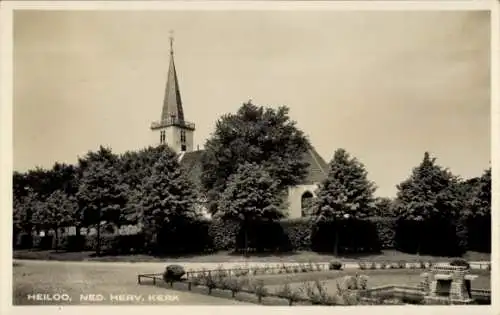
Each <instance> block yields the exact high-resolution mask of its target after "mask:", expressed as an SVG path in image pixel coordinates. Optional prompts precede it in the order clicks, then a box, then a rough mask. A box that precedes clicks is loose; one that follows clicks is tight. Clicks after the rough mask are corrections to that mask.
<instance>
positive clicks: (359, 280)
mask: <svg viewBox="0 0 500 315" xmlns="http://www.w3.org/2000/svg"><path fill="white" fill-rule="evenodd" d="M367 285H368V277H367V276H365V275H356V289H357V290H366V287H367Z"/></svg>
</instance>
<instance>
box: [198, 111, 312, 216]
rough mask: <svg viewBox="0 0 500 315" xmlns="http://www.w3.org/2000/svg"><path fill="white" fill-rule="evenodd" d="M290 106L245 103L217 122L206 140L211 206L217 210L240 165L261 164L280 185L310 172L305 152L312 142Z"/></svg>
mask: <svg viewBox="0 0 500 315" xmlns="http://www.w3.org/2000/svg"><path fill="white" fill-rule="evenodd" d="M288 112H289V109H288V108H287V107H279V108H278V109H272V108H264V107H262V106H256V105H253V104H251V103H250V102H249V103H246V104H243V106H242V107H240V109H239V110H238V111H237V113H236V114H226V115H224V116H222V117H221V118H220V119H219V120H218V121H217V123H216V128H215V132H214V133H213V135H212V137H211V138H210V139H209V140H207V142H206V144H205V152H204V156H203V159H202V169H203V172H202V176H201V182H202V185H203V188H204V190H205V192H206V196H207V202H208V205H209V210H210V212H211V213H212V214H215V213H216V212H217V205H218V199H219V196H220V194H221V193H222V192H223V191H224V190H225V189H226V186H227V180H228V178H229V177H231V175H233V174H235V173H236V172H237V169H238V167H239V165H242V164H245V163H257V164H260V165H262V166H263V167H264V168H265V169H266V170H267V171H268V172H269V174H270V176H271V178H272V179H273V180H276V181H277V183H278V187H279V189H284V188H286V187H288V186H293V185H295V184H297V183H299V182H300V181H301V180H302V179H303V178H304V177H305V176H306V174H307V167H308V164H307V162H305V161H304V159H303V155H304V153H306V152H307V150H308V148H309V146H310V144H309V142H308V140H307V138H306V137H305V136H304V134H303V132H302V131H300V130H299V129H298V128H297V127H296V123H295V122H294V121H292V120H291V119H290V117H289V115H288Z"/></svg>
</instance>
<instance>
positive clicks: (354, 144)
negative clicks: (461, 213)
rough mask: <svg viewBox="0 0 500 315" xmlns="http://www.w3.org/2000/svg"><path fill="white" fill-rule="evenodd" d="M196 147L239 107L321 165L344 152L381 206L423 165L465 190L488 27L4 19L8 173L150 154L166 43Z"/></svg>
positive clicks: (476, 157)
mask: <svg viewBox="0 0 500 315" xmlns="http://www.w3.org/2000/svg"><path fill="white" fill-rule="evenodd" d="M170 29H174V30H175V37H176V39H175V43H174V46H175V55H176V66H177V71H178V75H179V80H180V87H181V94H182V98H183V102H184V111H185V116H186V119H187V120H189V121H193V122H195V123H196V125H197V130H196V132H195V147H196V145H200V147H202V146H203V143H204V142H205V139H206V138H207V137H208V136H209V134H210V132H212V130H213V128H214V123H215V120H216V119H217V118H218V117H219V116H220V115H222V114H223V113H226V112H234V111H235V110H236V109H237V108H238V107H239V106H240V105H241V103H242V102H244V101H246V100H248V99H249V98H251V99H253V102H254V103H255V104H259V105H270V106H278V105H287V106H289V107H290V108H291V116H292V118H293V119H294V120H297V121H298V125H299V127H300V128H301V129H302V130H304V132H306V134H307V135H308V136H309V138H310V140H311V142H312V143H313V145H314V146H315V148H316V149H317V150H318V152H319V153H320V154H321V155H322V156H323V157H324V158H325V160H327V161H328V160H330V159H331V157H332V156H333V152H334V151H335V150H336V149H337V148H340V147H342V148H345V149H346V150H347V151H348V152H350V153H351V154H352V155H354V156H356V157H357V158H359V159H360V160H361V162H363V163H364V164H365V166H366V168H367V170H368V172H369V177H370V179H371V180H373V181H375V182H376V184H377V185H378V187H379V189H378V191H377V195H381V196H393V195H394V194H395V192H396V188H395V185H396V184H398V183H400V182H401V181H402V180H404V179H405V178H407V177H408V176H409V174H410V172H411V169H412V167H414V166H416V165H417V164H418V163H420V161H421V160H422V158H423V154H424V151H426V150H428V151H430V152H431V153H432V154H433V155H434V156H436V157H437V158H438V163H439V164H441V165H443V166H446V167H449V168H450V169H451V170H452V171H453V172H454V173H455V174H458V175H461V176H463V177H466V178H467V177H472V176H479V175H481V173H482V171H483V170H484V169H485V168H487V167H488V166H489V161H490V76H489V71H490V67H489V66H490V65H489V60H490V53H489V49H490V47H489V45H490V31H489V30H490V28H489V13H487V12H464V11H461V12H458V11H457V12H449V11H447V12H444V11H443V12H431V11H422V12H415V11H413V12H408V11H407V12H397V11H392V12H380V11H378V12H377V11H372V12H368V11H366V12H362V11H359V12H352V11H351V12H335V11H322V12H314V11H304V12H297V11H282V12H279V11H274V12H272V11H267V12H266V11H254V12H252V11H246V12H243V11H235V12H223V11H220V12H216V11H198V12H197V11H185V12H168V11H163V12H151V11H149V12H138V11H135V12H109V11H108V12H103V11H100V12H99V11H89V12H82V11H67V12H64V11H61V12H50V11H24V12H16V13H15V15H14V108H13V115H14V169H17V170H26V169H28V168H32V167H34V166H35V165H40V166H43V167H51V166H52V164H53V163H54V162H55V161H60V162H68V163H74V162H75V161H76V157H77V155H83V154H85V153H86V152H87V151H88V150H95V149H97V148H98V146H99V145H100V144H103V145H109V146H111V147H112V148H113V150H114V151H115V152H117V153H121V152H124V151H126V150H136V149H139V148H142V147H144V146H147V145H149V144H151V140H152V138H151V132H150V130H149V126H150V123H151V121H152V120H158V119H159V118H160V114H161V107H162V101H163V91H164V86H165V80H166V75H167V67H168V50H169V42H168V36H169V30H170Z"/></svg>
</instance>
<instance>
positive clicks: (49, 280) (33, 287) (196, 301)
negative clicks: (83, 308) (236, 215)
mask: <svg viewBox="0 0 500 315" xmlns="http://www.w3.org/2000/svg"><path fill="white" fill-rule="evenodd" d="M159 270H160V271H161V269H158V266H157V265H156V264H153V266H151V267H148V266H141V265H137V266H135V265H130V266H129V267H123V266H121V265H120V266H116V265H114V264H103V263H94V262H92V263H62V262H30V261H23V262H17V263H16V264H15V265H14V266H13V301H12V302H13V304H14V305H30V304H31V305H33V304H38V305H40V304H48V305H50V304H57V302H38V301H32V300H28V299H27V295H28V294H54V293H59V294H62V293H65V294H68V295H69V296H70V297H71V298H72V301H71V302H67V303H65V304H76V305H78V304H89V303H91V304H100V305H106V304H118V303H116V302H113V301H111V300H110V294H112V295H118V294H127V295H134V296H137V295H141V296H142V297H144V301H128V302H120V304H123V303H125V304H169V305H172V304H177V305H179V304H180V305H236V304H241V305H243V304H245V303H242V302H238V301H235V300H229V299H223V298H217V297H212V296H206V295H199V294H193V293H189V292H179V291H173V290H168V289H164V288H158V287H154V286H140V285H138V284H137V275H138V274H140V273H143V272H158V271H159ZM80 294H96V295H97V294H101V295H102V296H103V297H105V298H106V300H104V301H100V302H87V301H81V300H80ZM157 295H161V296H166V297H167V301H150V300H149V297H150V296H155V297H156V296H157ZM172 298H173V299H175V300H174V301H172Z"/></svg>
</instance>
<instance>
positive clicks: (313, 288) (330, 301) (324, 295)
mask: <svg viewBox="0 0 500 315" xmlns="http://www.w3.org/2000/svg"><path fill="white" fill-rule="evenodd" d="M302 291H303V292H304V294H305V295H306V296H307V297H308V298H309V300H310V301H311V303H312V304H313V305H335V304H337V301H336V299H335V298H334V297H332V296H330V295H329V294H328V291H327V290H326V287H325V284H324V283H323V282H321V281H319V280H316V281H314V284H311V283H309V282H306V283H304V286H303V287H302Z"/></svg>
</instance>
